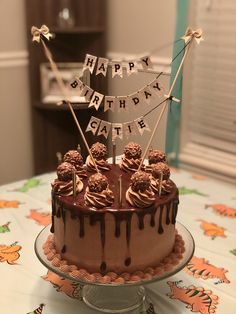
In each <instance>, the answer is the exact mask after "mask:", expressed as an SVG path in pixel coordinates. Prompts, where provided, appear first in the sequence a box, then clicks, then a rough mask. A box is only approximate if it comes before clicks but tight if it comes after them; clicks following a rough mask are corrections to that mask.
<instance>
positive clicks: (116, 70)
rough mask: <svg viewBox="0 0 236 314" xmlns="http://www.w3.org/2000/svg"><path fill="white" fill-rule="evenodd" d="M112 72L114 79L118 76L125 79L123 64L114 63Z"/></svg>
mask: <svg viewBox="0 0 236 314" xmlns="http://www.w3.org/2000/svg"><path fill="white" fill-rule="evenodd" d="M111 70H112V77H115V76H116V75H118V76H120V77H123V69H122V62H115V61H112V66H111Z"/></svg>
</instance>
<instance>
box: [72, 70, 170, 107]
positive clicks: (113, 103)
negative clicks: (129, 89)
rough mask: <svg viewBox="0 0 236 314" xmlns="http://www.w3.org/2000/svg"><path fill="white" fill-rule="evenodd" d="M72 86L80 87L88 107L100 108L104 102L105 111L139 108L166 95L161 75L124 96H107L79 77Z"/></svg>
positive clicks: (80, 92)
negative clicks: (160, 78)
mask: <svg viewBox="0 0 236 314" xmlns="http://www.w3.org/2000/svg"><path fill="white" fill-rule="evenodd" d="M70 85H71V87H72V88H76V89H78V95H79V96H83V97H85V99H86V101H87V102H88V103H89V105H88V107H89V108H90V107H94V108H95V109H96V110H98V109H99V108H100V106H101V104H102V103H103V105H104V106H103V109H104V111H108V110H111V111H117V112H124V111H129V110H133V109H134V108H137V106H139V105H140V104H143V103H145V104H147V105H149V104H150V103H151V100H153V99H155V98H157V97H158V98H160V97H165V93H166V91H165V88H164V86H163V85H162V84H161V83H160V80H159V76H158V77H157V78H155V79H154V80H153V81H151V82H150V83H149V84H147V85H145V86H144V87H142V88H141V89H140V90H138V91H136V92H134V93H133V94H130V95H124V96H105V95H103V94H100V93H98V92H97V91H95V90H93V89H92V88H91V87H89V86H87V85H85V84H84V83H83V82H82V81H81V80H80V79H79V78H78V77H76V78H75V79H73V81H72V82H71V83H70Z"/></svg>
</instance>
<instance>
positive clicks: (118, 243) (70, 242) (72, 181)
mask: <svg viewBox="0 0 236 314" xmlns="http://www.w3.org/2000/svg"><path fill="white" fill-rule="evenodd" d="M91 154H92V156H88V158H87V159H86V162H85V164H84V162H83V158H82V157H81V155H80V153H79V152H78V151H76V150H71V151H69V152H67V153H66V154H65V155H64V158H63V162H62V163H61V164H60V165H59V166H58V168H57V176H58V178H57V179H55V180H54V182H53V183H52V226H51V233H52V234H51V235H50V236H49V237H48V240H47V242H46V243H45V244H44V247H43V249H44V253H45V254H46V256H47V258H48V260H50V261H51V263H52V265H53V266H55V267H59V268H60V270H61V271H63V272H67V273H69V274H70V275H71V276H72V277H74V278H80V279H83V280H85V281H97V282H100V283H124V282H133V281H138V280H149V279H151V278H153V277H155V276H158V275H159V274H161V273H163V272H164V271H167V270H171V268H172V267H173V266H174V265H176V264H178V263H179V260H180V259H181V258H182V253H183V252H184V242H183V240H182V238H181V236H180V235H178V234H177V232H176V230H175V222H176V215H177V209H178V202H179V200H178V189H177V188H176V185H175V184H174V182H173V181H172V180H170V170H169V167H168V165H167V163H166V156H165V154H164V153H163V152H161V151H159V150H151V151H150V152H149V156H148V165H146V166H145V165H144V164H140V163H141V154H142V151H141V147H140V146H139V144H136V143H129V144H127V145H126V146H125V149H124V154H123V155H122V156H121V161H120V163H119V164H115V162H113V163H111V164H109V163H108V162H107V160H106V154H107V148H106V146H105V145H103V144H101V143H95V144H94V145H93V146H92V147H91Z"/></svg>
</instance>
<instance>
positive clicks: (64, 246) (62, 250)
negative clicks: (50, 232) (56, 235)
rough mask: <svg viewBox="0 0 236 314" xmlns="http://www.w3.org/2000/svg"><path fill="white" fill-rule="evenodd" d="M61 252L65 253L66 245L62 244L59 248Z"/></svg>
mask: <svg viewBox="0 0 236 314" xmlns="http://www.w3.org/2000/svg"><path fill="white" fill-rule="evenodd" d="M61 253H66V245H65V244H64V245H63V247H62V249H61Z"/></svg>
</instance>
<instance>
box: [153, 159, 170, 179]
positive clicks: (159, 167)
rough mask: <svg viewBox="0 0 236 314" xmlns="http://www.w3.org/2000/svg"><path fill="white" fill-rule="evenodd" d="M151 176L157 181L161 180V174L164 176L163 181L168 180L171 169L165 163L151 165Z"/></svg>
mask: <svg viewBox="0 0 236 314" xmlns="http://www.w3.org/2000/svg"><path fill="white" fill-rule="evenodd" d="M150 167H151V174H152V176H153V177H154V178H155V179H159V178H160V176H161V174H162V175H163V180H168V179H169V177H170V168H169V166H168V165H167V164H166V163H164V162H158V163H157V164H151V165H150Z"/></svg>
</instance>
